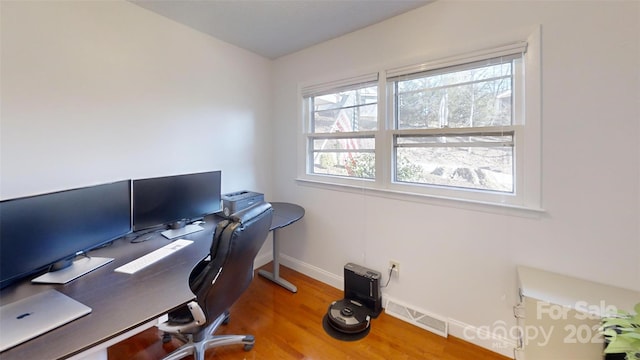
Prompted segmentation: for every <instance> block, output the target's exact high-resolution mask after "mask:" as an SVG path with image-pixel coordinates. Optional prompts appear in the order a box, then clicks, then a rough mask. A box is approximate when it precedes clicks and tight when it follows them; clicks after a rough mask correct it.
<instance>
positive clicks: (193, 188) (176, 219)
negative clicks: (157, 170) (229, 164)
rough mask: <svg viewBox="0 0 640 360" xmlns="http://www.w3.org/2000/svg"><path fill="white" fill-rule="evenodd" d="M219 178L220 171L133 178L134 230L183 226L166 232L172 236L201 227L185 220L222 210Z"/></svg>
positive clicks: (164, 233) (196, 218)
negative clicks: (187, 224) (189, 223)
mask: <svg viewBox="0 0 640 360" xmlns="http://www.w3.org/2000/svg"><path fill="white" fill-rule="evenodd" d="M220 182H221V172H220V171H210V172H202V173H195V174H184V175H174V176H165V177H156V178H149V179H137V180H133V230H134V231H139V230H143V229H149V228H153V227H158V226H162V227H163V228H166V227H169V228H170V229H172V230H179V229H182V230H181V231H173V232H172V231H168V232H163V235H164V236H165V237H168V238H170V239H172V238H175V237H177V236H181V235H185V234H188V233H191V232H195V231H199V230H202V228H201V227H197V226H195V225H190V226H187V229H186V230H185V224H186V223H188V222H192V221H194V220H199V219H202V218H203V217H204V216H205V215H209V214H213V213H217V212H219V211H220V210H221V205H220V199H221V195H220Z"/></svg>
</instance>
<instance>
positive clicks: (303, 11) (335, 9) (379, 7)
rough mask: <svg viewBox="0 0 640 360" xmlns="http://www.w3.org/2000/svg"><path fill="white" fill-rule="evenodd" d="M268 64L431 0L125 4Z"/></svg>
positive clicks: (153, 0) (142, 0)
mask: <svg viewBox="0 0 640 360" xmlns="http://www.w3.org/2000/svg"><path fill="white" fill-rule="evenodd" d="M129 1H130V2H132V3H134V4H137V5H139V6H141V7H143V8H146V9H148V10H151V11H153V12H155V13H158V14H160V15H163V16H165V17H167V18H170V19H172V20H175V21H177V22H179V23H182V24H184V25H187V26H189V27H191V28H194V29H196V30H198V31H201V32H203V33H206V34H209V35H211V36H213V37H215V38H217V39H220V40H223V41H225V42H228V43H230V44H233V45H236V46H239V47H241V48H244V49H246V50H249V51H251V52H254V53H256V54H259V55H262V56H264V57H267V58H269V59H275V58H278V57H281V56H284V55H287V54H290V53H294V52H296V51H299V50H302V49H304V48H306V47H309V46H312V45H315V44H318V43H321V42H323V41H327V40H330V39H333V38H336V37H339V36H341V35H344V34H347V33H350V32H352V31H355V30H358V29H362V28H364V27H367V26H369V25H372V24H375V23H378V22H380V21H383V20H386V19H388V18H391V17H394V16H396V15H400V14H402V13H404V12H407V11H409V10H412V9H415V8H417V7H420V6H423V5H426V4H427V3H429V2H431V1H432V0H129Z"/></svg>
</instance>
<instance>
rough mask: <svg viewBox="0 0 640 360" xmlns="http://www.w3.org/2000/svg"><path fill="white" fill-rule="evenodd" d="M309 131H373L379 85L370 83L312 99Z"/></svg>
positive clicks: (376, 122)
mask: <svg viewBox="0 0 640 360" xmlns="http://www.w3.org/2000/svg"><path fill="white" fill-rule="evenodd" d="M311 104H312V106H313V109H312V114H311V121H312V126H311V132H313V133H333V132H351V131H370V130H376V129H377V126H378V125H377V124H378V87H377V86H370V87H365V88H361V89H355V90H346V91H341V92H337V93H333V94H328V95H322V96H316V97H313V98H311Z"/></svg>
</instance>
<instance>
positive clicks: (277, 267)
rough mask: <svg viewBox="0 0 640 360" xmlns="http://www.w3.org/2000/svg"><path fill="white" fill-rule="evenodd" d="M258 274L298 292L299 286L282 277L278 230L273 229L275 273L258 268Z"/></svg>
mask: <svg viewBox="0 0 640 360" xmlns="http://www.w3.org/2000/svg"><path fill="white" fill-rule="evenodd" d="M258 274H260V275H262V276H264V277H265V278H267V279H269V280H271V281H273V282H274V283H276V284H278V285H280V286H282V287H283V288H285V289H287V290H289V291H291V292H293V293H296V292H298V288H297V287H296V286H295V285H293V284H292V283H290V282H288V281H287V280H285V279H283V278H281V277H280V249H279V246H278V240H277V239H276V230H273V273H270V272H268V271H266V270H258Z"/></svg>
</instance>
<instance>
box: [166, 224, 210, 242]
mask: <svg viewBox="0 0 640 360" xmlns="http://www.w3.org/2000/svg"><path fill="white" fill-rule="evenodd" d="M202 230H204V228H203V227H202V226H200V225H194V224H189V225H185V226H184V227H183V228H180V229H169V230H165V231H163V232H161V234H162V236H164V237H166V238H167V239H170V240H172V239H175V238H178V237H180V236H184V235H187V234H191V233H194V232H198V231H202Z"/></svg>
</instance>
